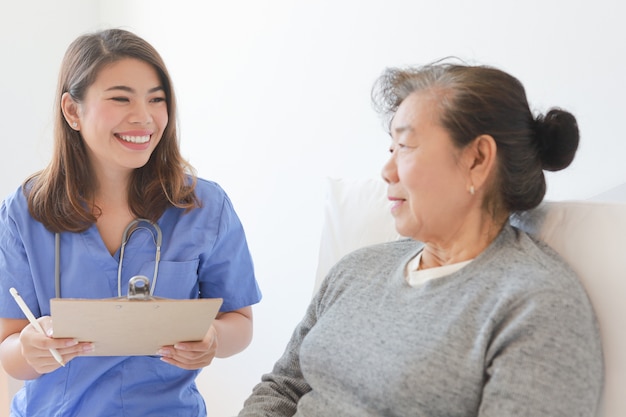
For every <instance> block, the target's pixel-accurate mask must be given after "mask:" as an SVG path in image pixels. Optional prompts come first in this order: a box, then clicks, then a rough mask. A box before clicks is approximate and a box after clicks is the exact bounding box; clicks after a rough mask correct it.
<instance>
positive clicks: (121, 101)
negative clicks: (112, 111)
mask: <svg viewBox="0 0 626 417" xmlns="http://www.w3.org/2000/svg"><path fill="white" fill-rule="evenodd" d="M111 100H113V101H118V102H120V103H127V102H128V101H130V100H129V99H128V97H111Z"/></svg>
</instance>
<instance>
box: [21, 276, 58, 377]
mask: <svg viewBox="0 0 626 417" xmlns="http://www.w3.org/2000/svg"><path fill="white" fill-rule="evenodd" d="M9 292H10V293H11V295H12V296H13V298H14V299H15V302H16V303H17V305H18V306H20V308H21V309H22V312H23V313H24V314H25V315H26V317H28V321H30V324H32V325H33V327H34V328H35V329H37V331H38V332H39V333H41V334H46V332H44V330H43V327H41V324H39V322H38V321H37V319H36V318H35V316H34V315H33V312H32V311H30V308H28V306H27V305H26V303H25V302H24V300H23V299H22V297H21V296H20V294H19V293H18V292H17V290H16V289H15V288H13V287H11V288H10V289H9ZM50 353H52V356H54V359H56V361H57V362H59V363H60V364H61V366H65V363H63V357H61V354H60V353H59V352H58V351H57V350H56V349H54V348H50Z"/></svg>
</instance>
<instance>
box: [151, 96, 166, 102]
mask: <svg viewBox="0 0 626 417" xmlns="http://www.w3.org/2000/svg"><path fill="white" fill-rule="evenodd" d="M166 101H167V99H166V98H165V97H155V98H153V99H152V100H150V102H151V103H164V102H166Z"/></svg>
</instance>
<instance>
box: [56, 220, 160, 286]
mask: <svg viewBox="0 0 626 417" xmlns="http://www.w3.org/2000/svg"><path fill="white" fill-rule="evenodd" d="M139 229H143V230H147V231H149V232H150V234H151V235H152V241H153V242H154V246H155V247H156V252H155V255H154V274H153V276H152V285H150V296H152V295H153V294H154V288H155V287H156V280H157V275H158V273H159V261H160V260H161V243H162V241H163V233H162V232H161V227H159V225H158V224H156V223H155V222H152V221H150V220H147V219H135V220H133V221H131V222H130V223H128V226H126V228H125V229H124V232H123V233H122V245H121V246H120V261H119V266H118V267H117V296H118V297H121V296H122V264H123V262H124V249H125V248H126V243H127V242H128V240H129V239H130V237H131V235H132V234H133V233H135V231H137V230H139ZM60 265H61V235H60V234H59V233H55V234H54V293H55V296H56V298H61V266H60Z"/></svg>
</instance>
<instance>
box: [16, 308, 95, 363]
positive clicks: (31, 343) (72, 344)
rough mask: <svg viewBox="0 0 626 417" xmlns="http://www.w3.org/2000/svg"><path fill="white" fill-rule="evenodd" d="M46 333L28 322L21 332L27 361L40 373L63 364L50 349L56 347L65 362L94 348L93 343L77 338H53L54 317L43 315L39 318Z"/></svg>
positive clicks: (21, 341) (21, 340)
mask: <svg viewBox="0 0 626 417" xmlns="http://www.w3.org/2000/svg"><path fill="white" fill-rule="evenodd" d="M37 321H38V322H39V324H40V325H41V327H42V328H43V329H44V331H45V332H46V334H41V332H39V331H37V329H35V327H34V326H33V325H32V324H28V325H27V326H26V327H24V329H22V331H21V332H20V336H19V338H20V344H21V346H22V356H24V359H25V360H26V362H27V363H28V364H29V365H30V366H31V367H32V368H33V369H34V370H35V371H36V372H37V373H39V374H47V373H49V372H52V371H54V370H56V369H58V368H60V367H61V366H62V365H61V364H60V363H59V362H58V361H57V360H56V359H55V358H54V357H53V356H52V353H51V352H50V349H56V350H57V351H58V352H59V354H60V355H61V357H62V358H63V362H64V363H67V362H69V361H70V360H72V359H74V358H75V357H76V356H80V355H81V354H82V353H85V352H89V351H91V350H93V344H92V343H87V342H82V343H79V342H78V341H77V340H76V339H71V338H69V339H53V338H52V318H51V317H50V316H43V317H40V318H38V319H37Z"/></svg>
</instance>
